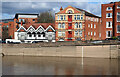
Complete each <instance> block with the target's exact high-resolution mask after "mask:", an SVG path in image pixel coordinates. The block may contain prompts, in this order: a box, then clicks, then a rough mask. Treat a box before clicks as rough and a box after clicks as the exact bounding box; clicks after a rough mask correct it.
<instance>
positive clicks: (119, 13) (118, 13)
mask: <svg viewBox="0 0 120 77" xmlns="http://www.w3.org/2000/svg"><path fill="white" fill-rule="evenodd" d="M118 15H120V12H117V22H120V21H118Z"/></svg>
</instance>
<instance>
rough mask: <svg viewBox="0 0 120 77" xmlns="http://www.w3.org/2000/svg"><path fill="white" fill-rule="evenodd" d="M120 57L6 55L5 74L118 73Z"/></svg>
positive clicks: (3, 63) (3, 67) (3, 69)
mask: <svg viewBox="0 0 120 77" xmlns="http://www.w3.org/2000/svg"><path fill="white" fill-rule="evenodd" d="M118 61H119V60H118V59H111V60H110V59H103V58H101V59H100V58H99V59H98V58H84V59H83V58H61V57H23V56H4V57H3V58H2V74H3V75H118V71H119V70H118V66H120V65H119V64H118Z"/></svg>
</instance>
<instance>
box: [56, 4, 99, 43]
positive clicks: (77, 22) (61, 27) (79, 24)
mask: <svg viewBox="0 0 120 77" xmlns="http://www.w3.org/2000/svg"><path fill="white" fill-rule="evenodd" d="M100 19H101V18H100V17H98V16H96V15H94V14H91V13H89V12H87V11H85V10H82V9H79V8H74V7H72V6H68V7H66V8H65V9H63V8H62V7H61V8H60V11H59V12H58V13H56V14H55V27H56V41H77V40H90V39H93V40H100V39H101V36H100V35H101V30H100V29H99V28H100V27H101V22H100ZM99 36H100V37H99Z"/></svg>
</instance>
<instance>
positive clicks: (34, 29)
mask: <svg viewBox="0 0 120 77" xmlns="http://www.w3.org/2000/svg"><path fill="white" fill-rule="evenodd" d="M30 28H33V29H34V31H35V28H34V27H33V26H32V25H31V26H30V27H29V28H28V29H27V31H29V29H30Z"/></svg>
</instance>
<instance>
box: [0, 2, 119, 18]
mask: <svg viewBox="0 0 120 77" xmlns="http://www.w3.org/2000/svg"><path fill="white" fill-rule="evenodd" d="M115 1H118V0H96V1H94V0H86V1H84V0H76V1H75V0H59V1H57V0H4V1H1V2H0V7H1V9H0V14H1V16H0V19H12V18H14V17H15V14H16V13H41V12H45V11H48V10H51V11H53V13H56V12H58V11H59V9H60V7H61V6H62V7H63V9H64V8H66V7H67V6H68V5H71V6H73V7H77V8H80V9H84V10H86V11H88V12H90V13H93V14H95V15H97V16H101V4H105V3H109V2H115Z"/></svg>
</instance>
